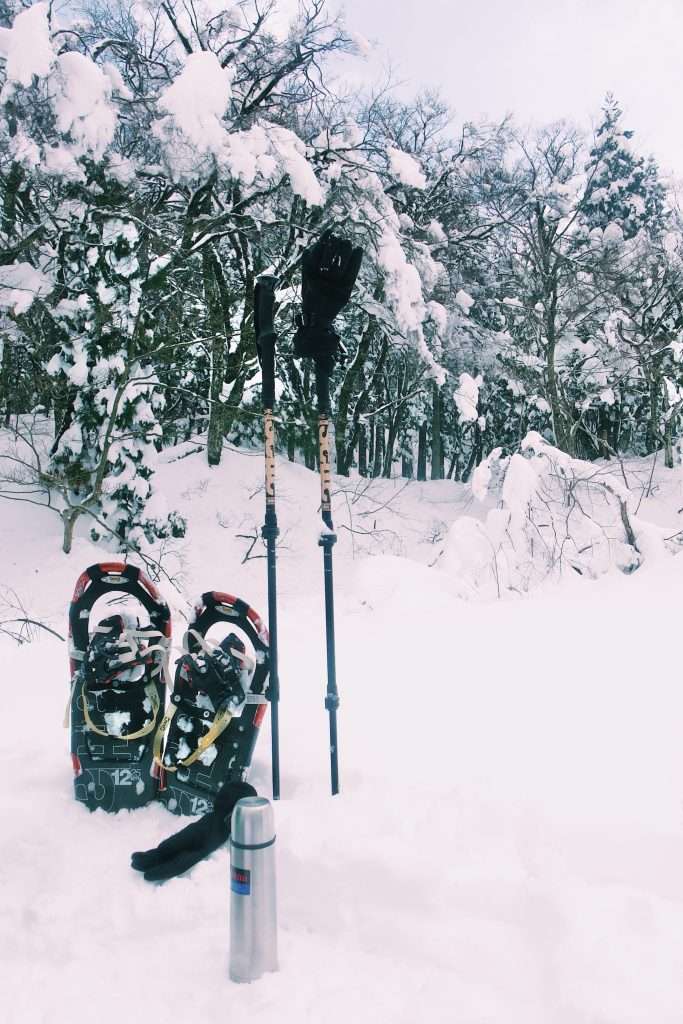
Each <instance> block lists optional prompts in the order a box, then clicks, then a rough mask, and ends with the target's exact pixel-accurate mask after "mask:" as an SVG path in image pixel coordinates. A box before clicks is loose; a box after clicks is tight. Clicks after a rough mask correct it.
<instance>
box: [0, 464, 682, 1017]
mask: <svg viewBox="0 0 683 1024" xmlns="http://www.w3.org/2000/svg"><path fill="white" fill-rule="evenodd" d="M177 454H179V452H178V451H176V452H174V453H173V452H172V453H169V454H167V456H166V458H167V459H169V458H173V457H174V456H175V455H177ZM261 477H262V460H261V458H260V456H259V455H258V454H249V453H244V452H241V453H237V452H229V453H227V454H226V457H225V460H224V462H223V464H222V465H221V466H220V467H219V468H218V469H215V470H211V469H209V468H208V467H207V466H206V463H205V460H204V459H203V457H202V455H199V454H198V455H190V456H189V457H187V458H183V459H181V460H179V461H173V462H170V461H169V462H167V464H165V465H164V466H162V467H161V469H160V472H159V475H158V477H157V481H158V484H159V485H160V486H161V487H162V489H163V491H164V492H165V494H166V496H167V499H168V502H169V505H170V506H171V507H178V508H179V509H180V511H181V512H182V513H183V514H185V515H187V516H188V518H189V521H190V533H189V535H188V538H187V540H186V541H185V542H183V544H182V545H181V546H180V548H179V552H178V554H176V555H169V556H168V557H167V560H166V563H165V564H166V567H167V569H168V570H169V571H170V572H171V573H176V572H177V573H179V574H180V577H181V579H180V585H181V589H182V592H183V595H184V597H181V596H180V595H178V594H175V593H174V591H173V589H172V588H171V587H170V586H169V585H168V583H166V584H165V583H164V582H163V581H162V582H161V587H162V589H163V592H164V594H165V596H166V597H167V599H168V600H169V601H170V602H171V604H172V606H173V608H174V618H175V640H176V643H178V642H179V640H180V636H181V633H182V621H183V620H182V612H183V611H184V610H186V609H187V601H186V599H191V598H193V597H194V596H195V595H196V594H197V593H199V592H201V591H202V590H207V589H221V590H231V591H233V592H238V593H240V594H241V595H242V596H243V597H245V598H246V599H247V600H249V602H250V603H251V604H252V605H253V606H254V607H256V608H257V609H259V610H262V611H263V612H264V613H265V610H266V600H265V562H264V561H263V560H260V559H257V560H254V559H250V560H249V561H247V562H246V563H245V564H243V565H242V564H240V563H241V559H242V557H243V556H244V554H245V552H246V551H247V549H248V547H249V544H250V541H249V540H247V539H243V538H240V537H238V536H237V535H238V534H243V535H245V536H246V537H248V536H249V535H250V534H252V533H253V530H254V529H255V528H256V527H257V526H258V525H260V523H261V521H262V517H263V492H262V489H261ZM655 479H656V482H658V486H659V489H658V492H657V494H656V495H655V496H654V498H652V499H649V500H645V501H644V502H643V507H642V508H641V515H644V516H645V517H646V518H648V517H649V518H650V519H651V520H653V521H657V522H658V523H660V524H661V525H671V526H672V528H673V529H675V528H676V525H677V519H679V518H680V516H678V509H679V508H680V507H681V506H683V473H682V472H681V471H679V470H676V471H673V472H670V473H668V474H665V473H664V472H663V471H662V472H661V473H660V474H658V475H657V476H656V478H655ZM365 488H366V482H364V481H359V480H357V479H356V480H352V481H350V482H346V483H345V484H344V491H343V492H338V493H337V495H336V497H335V521H336V522H337V523H338V524H339V526H353V528H354V529H355V530H356V531H357V532H355V533H353V534H352V533H350V532H349V531H348V530H345V529H341V530H340V531H339V538H340V539H339V543H338V545H337V548H336V549H335V570H336V598H337V635H338V678H339V687H340V693H341V698H342V705H341V710H340V716H339V729H340V768H341V783H342V793H341V795H340V796H339V797H336V798H334V799H332V798H331V797H330V796H329V758H328V753H327V720H326V713H325V710H324V707H323V697H324V688H325V674H324V642H323V637H324V625H323V607H322V566H321V554H320V550H319V548H318V547H317V544H316V538H317V532H318V519H317V515H316V507H317V497H318V490H317V479H316V477H315V475H314V474H312V473H309V472H308V471H306V470H305V469H303V468H302V467H301V466H296V465H291V464H289V463H287V462H285V461H279V462H278V492H279V493H278V513H279V518H280V525H281V530H282V545H281V550H280V558H279V585H280V596H281V601H280V634H281V640H280V643H281V654H280V660H281V664H280V674H281V687H282V704H281V713H280V715H281V734H282V737H281V746H282V751H281V758H282V761H281V765H282V789H283V799H282V800H281V801H280V802H279V803H278V804H277V805H276V806H275V814H276V823H277V832H278V846H277V857H278V889H279V914H280V958H281V970H280V972H279V973H277V974H275V975H272V976H269V977H267V978H264V979H262V980H261V981H259V982H257V983H255V984H252V985H248V986H238V985H234V984H232V983H231V982H230V981H229V980H228V977H227V962H228V943H229V934H228V924H229V922H228V899H229V896H228V892H229V887H228V880H227V852H226V851H225V850H222V851H219V852H218V853H217V854H214V856H213V857H211V859H210V860H208V861H206V862H204V863H202V864H200V865H198V866H197V867H196V868H195V869H194V870H193V871H192V872H191V873H190V874H189V876H187V877H183V878H181V879H177V880H174V881H171V882H169V883H167V884H166V885H164V886H159V887H154V886H150V885H148V884H147V883H145V882H144V881H143V880H142V879H141V878H140V877H139V876H138V875H137V874H135V873H134V872H133V871H132V870H131V869H130V867H129V855H130V853H131V851H133V850H135V849H145V848H148V847H149V846H151V845H154V844H156V843H157V842H158V841H159V840H160V839H162V838H163V837H165V836H167V835H169V834H170V833H171V832H173V831H174V830H175V829H176V828H178V827H179V826H180V825H181V824H182V822H181V821H180V820H179V819H177V818H174V817H172V816H171V815H169V814H168V813H167V812H166V811H165V809H164V808H162V807H160V806H149V807H147V808H144V809H142V810H139V811H137V812H134V813H125V812H124V813H120V814H119V815H115V816H107V815H105V814H103V813H101V812H96V813H95V814H93V815H91V814H89V812H87V811H86V810H85V809H84V808H83V807H81V806H80V805H77V804H76V803H75V801H74V800H73V797H72V789H71V768H70V763H69V758H68V753H67V751H68V739H67V733H66V731H65V730H63V729H62V726H61V721H62V716H63V712H64V706H65V703H66V700H67V658H66V650H65V645H64V644H61V643H59V642H58V641H57V640H55V639H53V638H52V637H49V636H48V635H47V634H43V635H42V636H41V637H40V638H39V639H38V640H36V641H35V642H33V643H32V644H30V645H25V646H23V647H17V646H16V645H15V644H14V643H12V642H11V641H9V640H8V639H6V638H4V637H0V650H1V651H2V655H3V664H4V669H5V672H4V679H5V685H4V687H3V720H4V722H5V723H6V725H5V729H4V731H3V743H2V747H1V748H0V764H1V765H2V776H1V777H2V779H3V781H4V801H3V808H2V811H3V813H2V820H3V825H2V828H1V829H0V907H1V908H2V910H1V912H0V964H1V966H0V983H1V991H2V995H1V996H0V1000H1V1002H2V1005H3V1007H4V1009H3V1010H2V1019H3V1020H5V1021H7V1022H8V1024H14V1022H17V1024H19V1022H21V1024H34V1022H36V1024H37V1022H49V1024H54V1022H61V1021H65V1020H67V1019H69V1020H71V1019H72V1018H74V1017H79V1016H87V1017H91V1018H92V1019H95V1020H97V1021H98V1022H102V1024H108V1022H110V1021H111V1022H114V1021H119V1020H120V1019H122V1018H125V1019H126V1020H128V1021H130V1022H132V1024H135V1022H138V1021H139V1022H143V1021H148V1020H150V1019H151V1018H152V1017H154V1019H164V1020H168V1019H173V1020H178V1021H196V1022H198V1024H204V1022H206V1024H212V1022H214V1021H216V1022H219V1021H221V1022H222V1021H225V1020H230V1021H231V1022H233V1024H241V1022H245V1024H246V1022H247V1021H249V1022H255V1024H259V1022H271V1021H272V1022H275V1021H297V1022H303V1021H316V1022H317V1021H326V1022H330V1024H337V1022H339V1024H342V1022H344V1024H348V1022H349V1021H354V1022H357V1024H363V1022H372V1024H378V1022H382V1024H383V1022H387V1024H414V1022H416V1021H429V1022H430V1024H431V1022H435V1024H436V1022H444V1024H446V1022H448V1024H636V1022H637V1024H680V1022H681V1020H682V1019H683V881H682V878H681V869H680V865H681V863H683V754H682V753H681V732H682V727H683V697H682V695H681V685H680V672H679V653H678V652H679V636H680V633H679V630H680V610H679V604H680V602H679V593H680V591H681V585H682V584H683V558H681V557H676V558H674V557H666V558H664V557H663V558H661V559H660V560H649V561H646V563H645V565H644V566H643V567H642V568H641V569H640V570H638V572H636V573H635V574H634V575H633V576H630V577H626V576H623V575H621V574H620V573H617V572H615V573H614V574H612V575H608V576H605V577H603V578H602V579H600V580H598V581H596V582H587V581H585V580H580V579H579V578H578V577H575V578H573V579H566V580H564V581H563V582H562V583H561V584H560V585H552V586H550V585H549V586H546V587H543V588H541V589H540V590H538V591H537V592H535V593H534V594H532V595H531V596H529V597H525V598H519V599H510V600H503V601H497V602H493V603H474V602H466V601H463V600H462V599H461V598H459V597H458V596H457V595H458V593H459V588H458V581H457V580H454V579H453V578H451V577H450V576H449V575H448V574H447V572H445V571H442V570H441V569H440V568H439V565H440V564H441V563H440V562H439V561H438V556H439V552H440V551H441V550H442V549H443V540H444V538H445V535H446V532H447V529H448V526H449V525H450V523H451V522H452V521H453V520H454V519H455V518H456V517H457V516H458V515H460V514H462V513H463V512H465V511H466V512H467V514H470V515H471V514H473V507H474V505H473V501H472V499H471V498H470V497H469V496H468V493H467V491H466V489H465V488H464V487H462V486H461V485H458V484H452V483H449V482H441V483H428V484H417V483H411V484H409V485H408V486H405V482H404V481H399V480H396V481H389V482H387V481H384V482H376V483H374V484H373V485H371V487H370V488H369V489H368V490H367V492H366V493H363V492H364V491H365ZM387 502H389V504H388V505H386V507H381V506H384V505H385V503H387ZM0 524H1V526H2V536H3V539H4V554H3V567H2V573H1V577H0V583H2V584H3V585H4V586H10V587H14V588H15V589H16V591H17V592H18V594H19V595H20V596H21V598H22V600H23V602H24V604H25V606H26V608H27V609H28V610H29V611H30V612H31V614H32V615H33V616H34V617H36V618H42V619H43V620H44V621H46V622H48V623H49V624H50V625H51V626H53V627H54V628H56V629H57V630H60V631H62V632H65V618H66V607H67V603H68V600H69V597H70V593H71V590H72V588H73V584H74V582H75V579H76V577H77V575H78V574H79V572H80V570H81V569H82V568H83V567H84V566H85V565H87V564H89V563H90V562H92V561H97V560H101V559H102V557H103V553H102V550H101V549H96V548H94V547H93V546H92V545H91V544H90V543H89V542H88V541H86V540H85V539H84V538H83V537H81V538H79V540H78V541H77V543H76V545H75V548H74V552H73V554H72V555H71V556H69V557H67V556H64V555H63V554H61V552H60V550H59V523H58V520H57V518H56V516H54V513H50V512H49V511H45V510H40V509H38V508H36V507H35V506H22V505H20V504H18V503H9V502H6V503H4V504H3V505H2V507H0ZM367 531H371V532H369V533H368V532H367ZM372 531H374V532H372ZM672 532H673V530H672ZM258 550H259V546H258V545H257V546H256V547H255V548H254V551H253V552H252V554H253V553H256V551H258ZM435 560H437V562H436V564H435V565H431V563H433V562H434V561H435ZM269 752H270V736H269V731H268V728H264V730H263V735H262V737H261V739H260V741H259V746H258V747H257V753H256V759H255V763H254V766H253V771H252V774H251V781H252V782H253V783H254V784H255V785H256V786H257V788H258V789H259V792H262V793H264V795H270V781H269Z"/></svg>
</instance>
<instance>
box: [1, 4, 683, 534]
mask: <svg viewBox="0 0 683 1024" xmlns="http://www.w3.org/2000/svg"><path fill="white" fill-rule="evenodd" d="M276 15H277V0H242V2H239V3H235V4H220V3H219V4H217V3H215V2H206V3H204V2H202V3H200V2H193V0H149V2H146V3H144V4H128V3H125V2H122V0H103V2H100V0H93V2H91V3H87V4H86V6H85V8H84V9H83V10H82V11H81V12H80V13H79V14H77V15H75V14H74V13H73V12H72V11H71V12H70V13H69V14H68V16H67V14H66V13H65V12H64V11H63V12H62V13H61V14H57V13H56V9H55V8H54V7H52V6H48V5H47V4H44V3H37V4H34V5H33V6H29V7H24V6H23V5H22V4H21V3H20V2H18V0H1V2H0V25H2V28H0V76H1V79H2V89H1V92H0V104H1V106H2V118H1V133H2V134H1V137H0V152H1V157H0V189H1V195H0V216H1V225H0V232H1V234H0V317H1V329H0V338H1V345H2V363H1V369H0V416H1V417H2V425H3V428H4V430H5V432H6V434H7V437H8V442H7V447H6V450H5V451H4V453H3V457H2V459H1V460H0V497H3V498H6V499H8V500H12V501H34V502H38V503H40V504H47V505H49V506H50V507H51V508H54V510H55V512H56V513H57V514H58V515H59V516H60V517H61V521H62V527H63V547H64V550H65V551H68V550H69V549H70V547H71V543H72V537H73V531H74V528H75V525H76V522H77V521H78V520H80V519H81V518H82V517H84V518H85V520H87V522H88V526H89V529H90V531H91V535H92V536H93V538H94V539H99V538H102V539H104V540H106V541H107V542H112V541H113V542H114V546H115V547H116V546H118V547H119V548H120V549H121V550H137V549H138V548H139V547H140V546H141V545H143V544H144V543H145V541H151V540H153V539H155V538H156V539H159V538H164V537H173V536H182V535H183V533H184V531H185V529H186V524H185V522H184V520H183V518H182V516H181V515H179V514H178V513H177V512H173V511H169V510H168V509H166V508H165V507H164V505H163V502H162V501H160V500H159V495H157V494H156V493H155V490H154V469H155V462H156V459H157V456H158V454H159V452H160V451H161V450H162V448H166V447H170V446H174V445H177V444H179V443H180V442H190V443H192V445H193V446H194V447H195V448H203V449H205V452H206V459H207V460H208V464H209V466H216V465H218V464H219V462H220V461H221V457H222V453H223V452H224V451H225V450H226V447H233V448H234V447H237V448H249V447H252V448H253V447H257V446H259V445H261V444H262V439H261V429H262V428H261V407H260V387H259V383H260V377H259V366H258V361H257V354H256V347H255V338H254V323H253V292H254V286H255V282H256V280H257V279H258V276H259V275H260V274H262V273H264V272H268V273H270V274H273V275H274V276H275V277H276V279H277V282H278V284H277V322H276V328H277V331H278V355H277V374H278V382H277V383H278V394H277V417H276V421H277V436H278V449H279V451H280V452H281V453H282V454H283V455H284V456H286V457H288V458H289V459H290V460H292V461H297V462H302V463H303V464H305V465H306V466H307V467H309V468H314V467H315V460H316V445H315V426H314V423H315V396H314V393H313V392H314V387H313V380H312V376H311V372H310V369H309V366H308V365H307V364H302V363H301V362H299V361H297V360H296V359H295V358H294V355H293V351H292V344H291V339H292V336H293V333H294V331H295V328H296V316H297V313H298V310H299V302H300V259H301V253H302V251H303V250H304V249H305V248H306V247H307V246H309V245H310V244H311V242H312V241H314V240H315V239H316V238H317V237H318V236H319V235H320V233H321V232H322V231H323V230H325V229H326V228H333V229H334V230H335V231H338V232H339V233H341V234H343V235H344V236H345V237H347V238H349V239H350V240H351V241H352V242H353V244H354V245H359V246H362V248H363V250H364V259H363V264H362V268H361V273H360V276H359V279H358V283H357V287H356V290H355V292H354V296H353V301H352V303H351V304H350V305H349V306H348V307H347V309H346V310H345V312H344V314H343V316H342V317H340V318H339V321H338V329H339V332H340V335H341V338H342V341H343V345H344V348H345V357H344V359H343V360H341V361H340V362H339V363H338V364H337V366H336V367H335V370H334V375H333V378H332V406H333V408H332V416H333V423H334V437H335V445H336V473H337V474H338V475H339V476H341V477H344V476H348V475H349V474H358V475H360V476H361V477H392V476H403V477H405V478H408V479H410V478H416V479H418V480H425V479H433V480H440V479H446V478H448V479H453V480H462V481H467V480H469V479H471V477H472V474H473V472H474V470H475V469H476V467H477V466H479V465H480V464H481V463H482V461H483V460H484V459H486V458H487V457H488V456H490V455H491V453H495V452H498V455H499V456H500V455H502V456H503V457H505V456H508V455H512V454H514V453H515V452H517V451H518V450H519V448H520V445H522V442H523V440H524V438H525V437H526V436H527V435H528V433H529V432H530V431H533V432H536V433H537V434H538V435H539V436H540V437H541V438H543V439H545V441H547V442H548V443H549V444H550V445H553V446H555V448H556V449H558V450H559V451H560V452H562V453H565V454H566V455H567V456H568V457H570V458H571V459H573V460H584V461H587V462H589V463H593V462H595V461H597V460H610V461H611V460H615V459H616V460H618V459H620V458H622V457H624V456H632V455H636V456H643V455H648V454H652V453H656V452H661V453H662V461H663V463H664V465H665V466H668V467H672V466H673V465H674V463H675V461H676V459H677V442H678V436H679V433H680V425H681V416H682V414H683V373H682V369H683V362H682V360H683V334H682V328H683V305H682V301H683V260H682V257H683V223H682V220H681V212H680V209H679V206H678V201H677V195H676V191H675V183H674V182H673V181H672V180H670V178H669V177H668V176H666V175H665V174H663V172H662V171H661V170H660V168H659V167H658V165H657V163H656V161H655V160H654V159H653V158H652V157H651V156H649V155H648V154H647V153H643V152H640V151H639V148H638V140H637V138H635V137H634V136H633V133H632V132H631V131H630V130H629V126H628V123H627V121H626V119H625V118H624V116H623V114H622V111H621V110H620V107H619V102H618V98H615V97H614V96H612V95H608V96H607V97H596V107H595V126H596V127H595V129H594V131H592V132H591V131H586V130H585V129H583V128H581V127H579V126H577V125H575V124H573V123H572V121H571V120H569V119H568V120H566V121H561V122H558V123H554V124H549V125H545V126H541V127H538V126H537V127H535V128H533V129H529V130H522V129H521V128H520V127H519V126H518V125H517V124H516V122H515V120H514V117H513V116H510V117H509V118H508V119H506V120H505V121H503V122H502V123H462V121H461V120H459V118H458V112H457V106H456V109H452V108H451V106H450V105H449V104H448V103H447V102H446V101H445V99H444V98H443V97H442V96H440V95H438V94H437V93H434V92H423V93H420V94H418V95H415V96H414V97H413V98H411V99H406V97H405V95H404V93H403V92H402V91H401V90H400V89H397V88H394V87H393V86H392V83H391V82H390V81H386V82H385V81H383V82H381V83H378V84H377V85H376V86H375V87H373V88H368V89H365V90H359V89H358V88H356V87H355V86H353V85H347V84H345V77H344V69H345V68H347V67H348V66H349V61H350V60H351V59H352V58H353V59H356V60H362V59H363V57H364V55H365V54H366V52H367V50H368V45H369V44H368V42H367V41H366V40H365V39H363V38H361V37H359V36H358V35H356V34H355V33H352V32H349V31H347V29H346V28H345V26H344V23H343V20H342V19H340V18H339V17H337V16H336V15H334V13H333V12H332V11H331V10H330V7H329V5H328V4H327V3H326V2H325V0H304V2H302V3H301V4H300V7H299V13H298V16H297V17H296V18H295V19H294V20H293V21H292V22H291V24H289V25H288V26H287V27H285V28H283V27H282V21H281V20H277V19H276ZM568 113H569V112H568Z"/></svg>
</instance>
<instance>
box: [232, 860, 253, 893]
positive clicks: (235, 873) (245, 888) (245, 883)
mask: <svg viewBox="0 0 683 1024" xmlns="http://www.w3.org/2000/svg"><path fill="white" fill-rule="evenodd" d="M230 888H231V889H232V891H233V892H237V893H239V894H240V895H241V896H248V895H249V894H250V892H251V871H247V869H246V868H236V867H235V866H234V865H232V867H231V868H230Z"/></svg>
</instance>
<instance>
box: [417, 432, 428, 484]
mask: <svg viewBox="0 0 683 1024" xmlns="http://www.w3.org/2000/svg"><path fill="white" fill-rule="evenodd" d="M417 479H418V480H426V479H427V424H426V423H422V424H421V425H420V429H419V431H418V434H417Z"/></svg>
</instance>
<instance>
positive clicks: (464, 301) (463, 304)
mask: <svg viewBox="0 0 683 1024" xmlns="http://www.w3.org/2000/svg"><path fill="white" fill-rule="evenodd" d="M455 301H456V302H457V303H458V305H459V306H460V308H461V310H462V311H463V313H464V314H465V316H469V312H470V310H471V308H472V306H473V305H474V299H473V298H472V296H471V295H468V294H467V292H466V291H465V290H464V288H460V289H458V291H457V292H456V293H455Z"/></svg>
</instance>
